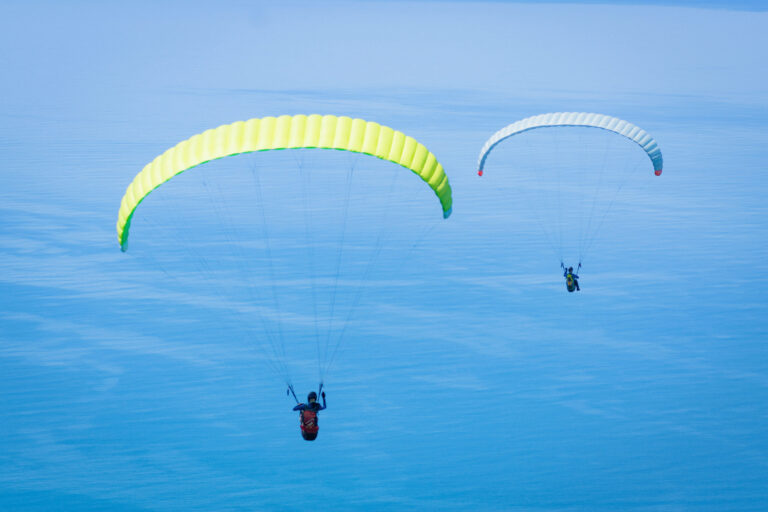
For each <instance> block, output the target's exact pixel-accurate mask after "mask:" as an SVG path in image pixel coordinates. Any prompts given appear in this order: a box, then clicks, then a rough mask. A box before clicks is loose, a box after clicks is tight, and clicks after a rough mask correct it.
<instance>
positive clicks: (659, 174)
mask: <svg viewBox="0 0 768 512" xmlns="http://www.w3.org/2000/svg"><path fill="white" fill-rule="evenodd" d="M653 172H655V173H656V176H661V169H659V170H658V171H653Z"/></svg>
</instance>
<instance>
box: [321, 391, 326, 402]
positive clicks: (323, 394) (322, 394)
mask: <svg viewBox="0 0 768 512" xmlns="http://www.w3.org/2000/svg"><path fill="white" fill-rule="evenodd" d="M320 395H321V396H322V397H323V400H325V391H323V392H322V393H320Z"/></svg>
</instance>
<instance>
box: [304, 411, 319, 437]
mask: <svg viewBox="0 0 768 512" xmlns="http://www.w3.org/2000/svg"><path fill="white" fill-rule="evenodd" d="M299 419H300V420H301V431H302V432H305V433H307V434H317V432H318V430H320V427H318V426H317V412H316V411H313V410H311V409H304V410H303V411H301V414H300V415H299Z"/></svg>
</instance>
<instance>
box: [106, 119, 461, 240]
mask: <svg viewBox="0 0 768 512" xmlns="http://www.w3.org/2000/svg"><path fill="white" fill-rule="evenodd" d="M296 148H322V149H339V150H344V151H352V152H355V153H364V154H366V155H371V156H375V157H377V158H381V159H382V160H388V161H390V162H394V163H396V164H399V165H402V166H403V167H405V168H407V169H410V170H411V171H413V172H415V173H416V174H418V175H419V177H421V179H422V180H424V181H425V182H426V183H427V184H428V185H429V187H430V188H431V189H432V190H433V191H434V192H435V194H436V195H437V198H438V199H439V200H440V204H441V206H442V209H443V217H445V218H447V217H448V216H449V215H450V214H451V205H452V199H451V186H450V184H449V183H448V176H446V175H445V172H444V171H443V166H442V165H440V163H439V162H438V161H437V159H436V158H435V155H433V154H432V153H431V152H430V151H429V150H427V148H426V147H424V145H423V144H420V143H419V142H417V141H416V140H415V139H413V138H412V137H408V136H407V135H405V134H404V133H402V132H398V131H395V130H393V129H392V128H389V127H387V126H381V125H380V124H378V123H374V122H371V121H364V120H363V119H352V118H349V117H344V116H342V117H337V116H332V115H326V116H321V115H317V114H313V115H309V116H306V115H296V116H280V117H264V118H261V119H250V120H248V121H238V122H236V123H232V124H228V125H223V126H219V127H218V128H214V129H211V130H207V131H205V132H203V133H200V134H197V135H195V136H194V137H191V138H189V139H187V140H185V141H183V142H180V143H179V144H177V145H175V146H174V147H172V148H170V149H168V150H167V151H165V153H163V154H162V155H160V156H158V157H157V158H155V159H154V160H153V161H152V162H150V163H149V164H147V165H146V166H145V167H144V169H142V170H141V172H140V173H139V174H137V175H136V177H135V178H133V181H132V182H131V184H130V185H129V186H128V189H127V190H126V192H125V195H124V196H123V200H122V202H121V203H120V212H119V214H118V217H117V238H118V240H119V242H120V248H121V249H122V250H123V251H125V250H126V248H127V242H128V231H129V229H130V226H131V217H132V216H133V212H134V211H135V210H136V207H137V206H138V205H139V203H141V201H143V200H144V198H145V197H147V195H148V194H149V193H150V192H152V190H154V189H155V188H157V187H159V186H160V185H162V184H163V183H165V182H166V181H168V180H169V179H171V178H172V177H174V176H176V175H177V174H179V173H182V172H184V171H186V170H187V169H190V168H192V167H195V166H197V165H200V164H204V163H205V162H208V161H210V160H215V159H217V158H223V157H226V156H232V155H237V154H240V153H251V152H254V151H266V150H269V149H296Z"/></svg>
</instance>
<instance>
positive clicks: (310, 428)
mask: <svg viewBox="0 0 768 512" xmlns="http://www.w3.org/2000/svg"><path fill="white" fill-rule="evenodd" d="M320 394H321V396H322V397H323V405H320V404H319V403H317V393H315V392H314V391H311V392H310V393H309V395H307V403H306V404H301V403H300V404H298V405H297V406H296V407H294V408H293V410H294V411H299V420H300V423H299V425H300V426H301V437H303V438H304V439H305V440H306V441H314V440H315V439H317V431H318V430H320V427H318V426H317V413H318V412H320V411H322V410H323V409H325V408H326V404H325V391H321V393H320Z"/></svg>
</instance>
